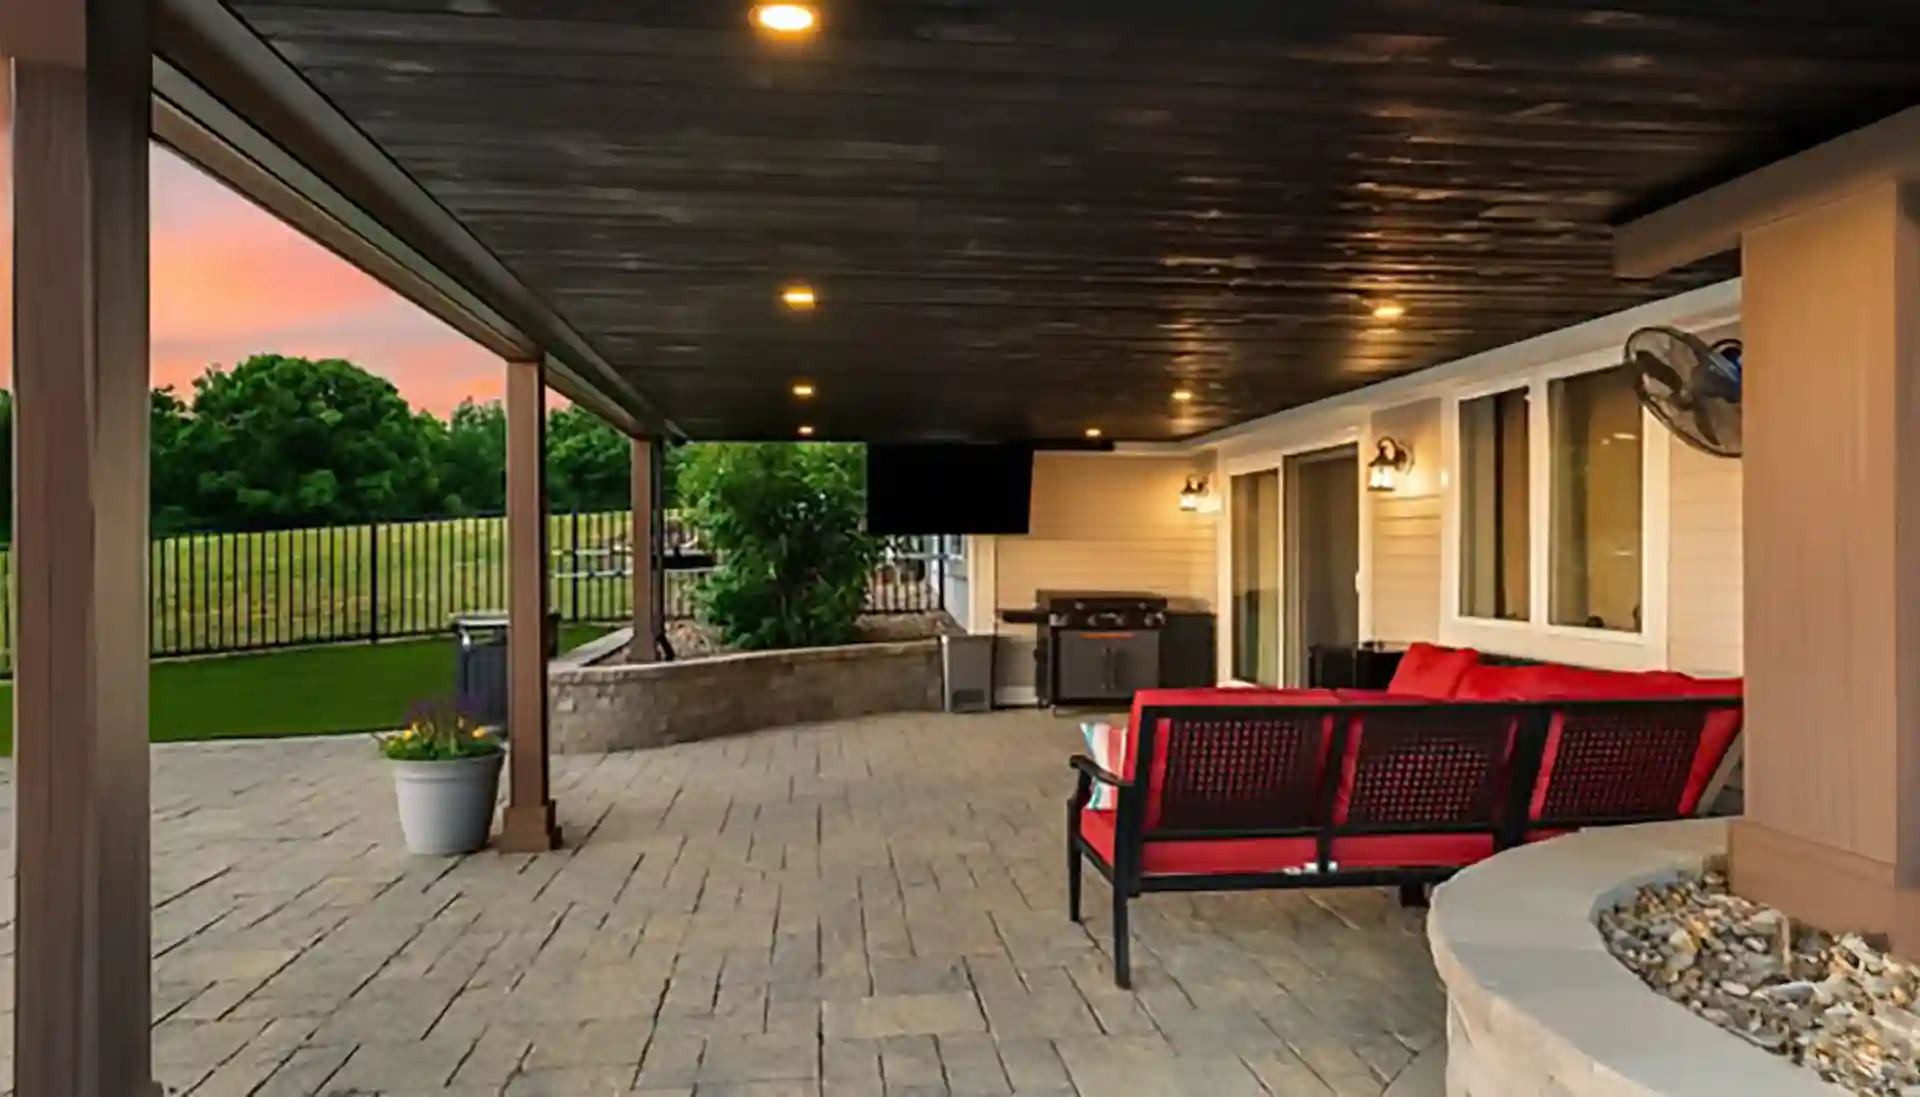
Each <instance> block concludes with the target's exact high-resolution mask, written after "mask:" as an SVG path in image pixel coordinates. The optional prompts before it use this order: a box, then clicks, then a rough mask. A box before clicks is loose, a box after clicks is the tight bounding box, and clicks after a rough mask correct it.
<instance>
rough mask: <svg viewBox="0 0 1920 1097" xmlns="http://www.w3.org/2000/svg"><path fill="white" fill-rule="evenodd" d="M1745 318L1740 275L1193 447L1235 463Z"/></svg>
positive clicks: (1228, 431) (1241, 427)
mask: <svg viewBox="0 0 1920 1097" xmlns="http://www.w3.org/2000/svg"><path fill="white" fill-rule="evenodd" d="M1739 316H1740V280H1739V279H1738V278H1733V279H1729V280H1727V281H1725V282H1717V283H1715V284H1713V285H1711V286H1704V287H1702V288H1700V289H1697V290H1691V291H1689V292H1687V293H1682V294H1677V295H1675V296H1673V297H1668V298H1665V299H1663V300H1660V301H1653V302H1649V303H1648V304H1645V305H1640V306H1637V307H1635V308H1631V309H1627V310H1625V311H1623V312H1616V313H1613V314H1611V315H1608V316H1602V317H1599V318H1598V319H1594V320H1589V321H1587V322H1586V323H1583V324H1575V325H1574V326H1572V327H1567V328H1561V329H1559V330H1558V331H1550V332H1548V333H1546V334H1544V335H1538V336H1535V337H1534V338H1532V339H1524V340H1522V341H1520V342H1518V343H1509V344H1507V345H1506V346H1503V347H1496V348H1494V349H1493V350H1489V351H1485V352H1482V353H1480V354H1475V355H1471V356H1469V357H1466V358H1461V359H1457V360H1455V361H1452V362H1447V363H1444V364H1441V365H1437V366H1433V367H1431V368H1428V369H1423V370H1419V371H1417V372H1414V373H1409V374H1406V375H1404V376H1401V377H1395V378H1393V379H1392V380H1389V381H1382V382H1380V383H1379V384H1375V385H1368V386H1367V387H1365V388H1360V389H1355V390H1353V391H1352V392H1348V393H1343V394H1341V395H1339V396H1335V397H1331V398H1329V399H1326V400H1320V401H1317V402H1315V403H1312V404H1303V405H1301V406H1300V407H1297V408H1289V409H1287V410H1286V411H1282V412H1277V413H1275V414H1273V415H1268V416H1265V417H1263V418H1260V419H1252V420H1249V421H1247V422H1245V423H1240V424H1238V425H1235V426H1231V427H1225V428H1222V429H1220V430H1217V431H1214V432H1212V433H1211V434H1204V435H1201V436H1200V437H1198V438H1195V439H1193V440H1192V442H1191V444H1192V445H1194V446H1198V447H1202V448H1216V449H1219V450H1220V452H1221V459H1222V461H1223V462H1228V463H1230V462H1232V460H1233V458H1234V457H1235V456H1237V455H1239V454H1242V453H1246V452H1249V451H1257V450H1262V449H1266V448H1269V447H1271V446H1273V445H1274V444H1276V443H1278V442H1280V441H1281V440H1282V439H1285V438H1287V437H1288V436H1290V435H1292V434H1293V433H1294V432H1295V431H1297V430H1300V429H1302V428H1305V429H1324V426H1320V425H1319V423H1320V420H1321V419H1322V417H1325V416H1329V415H1331V414H1333V413H1335V412H1346V413H1349V414H1350V415H1351V416H1352V417H1354V418H1357V419H1360V420H1365V419H1366V417H1367V416H1368V415H1370V414H1371V413H1372V412H1374V411H1376V410H1379V409H1383V408H1391V407H1398V406H1399V405H1401V404H1409V403H1412V402H1414V401H1416V400H1421V399H1425V398H1427V397H1430V396H1436V395H1440V394H1442V393H1445V392H1449V391H1452V390H1453V389H1455V388H1457V387H1459V386H1471V385H1474V384H1478V383H1481V382H1483V381H1486V380H1488V379H1492V378H1498V377H1500V376H1502V375H1505V374H1516V373H1524V372H1526V371H1529V370H1532V369H1535V368H1538V367H1540V366H1542V365H1545V364H1548V363H1553V362H1561V361H1565V360H1567V359H1572V358H1581V357H1584V356H1587V355H1593V354H1607V355H1611V356H1613V357H1615V358H1617V357H1618V356H1619V354H1620V347H1621V345H1622V344H1623V343H1625V342H1626V339H1627V336H1628V335H1631V334H1632V333H1633V332H1634V331H1635V330H1637V329H1639V328H1643V327H1648V326H1650V325H1656V324H1665V325H1670V326H1673V327H1679V328H1684V329H1687V330H1689V331H1700V330H1704V329H1708V328H1715V327H1721V326H1724V325H1726V324H1729V323H1732V322H1735V321H1737V320H1738V319H1739Z"/></svg>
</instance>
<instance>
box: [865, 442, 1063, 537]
mask: <svg viewBox="0 0 1920 1097" xmlns="http://www.w3.org/2000/svg"><path fill="white" fill-rule="evenodd" d="M1032 502H1033V450H1032V449H1031V448H1029V447H1027V446H1003V445H970V444H956V443H937V444H917V445H869V446H868V447H867V530H868V531H869V532H871V533H876V534H881V535H885V536H908V535H920V534H940V533H1025V532H1027V512H1028V509H1029V508H1030V507H1031V505H1032Z"/></svg>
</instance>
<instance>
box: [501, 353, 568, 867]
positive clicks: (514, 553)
mask: <svg viewBox="0 0 1920 1097" xmlns="http://www.w3.org/2000/svg"><path fill="white" fill-rule="evenodd" d="M546 397H547V386H546V367H545V365H544V364H543V363H542V362H540V361H538V360H534V361H522V362H509V363H507V560H508V565H507V567H508V571H507V736H508V743H509V747H508V758H507V807H506V811H505V813H504V814H503V816H502V818H501V825H500V842H499V845H500V849H501V851H503V852H506V853H538V852H541V851H543V850H550V849H555V848H557V847H558V846H559V845H560V824H559V822H558V820H557V819H556V817H555V814H554V806H553V799H552V796H551V795H550V793H549V784H548V758H547V644H546V631H547V585H548V575H547V475H546V473H547V457H546V434H547V415H546V404H547V399H546Z"/></svg>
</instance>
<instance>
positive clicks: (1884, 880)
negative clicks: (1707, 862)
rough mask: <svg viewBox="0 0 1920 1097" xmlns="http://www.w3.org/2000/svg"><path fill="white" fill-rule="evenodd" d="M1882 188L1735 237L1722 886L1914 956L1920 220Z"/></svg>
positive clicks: (1891, 187) (1919, 895) (1919, 931)
mask: <svg viewBox="0 0 1920 1097" xmlns="http://www.w3.org/2000/svg"><path fill="white" fill-rule="evenodd" d="M1917 197H1920V196H1917V195H1916V192H1915V189H1914V188H1913V186H1912V185H1910V184H1902V183H1901V182H1900V181H1898V180H1896V179H1883V180H1882V181H1880V182H1879V183H1877V184H1873V185H1869V186H1864V187H1861V188H1860V189H1858V190H1855V191H1852V192H1850V193H1848V194H1846V195H1844V196H1840V197H1836V198H1834V199H1832V200H1830V201H1827V202H1824V203H1821V204H1818V205H1816V206H1813V207H1811V208H1808V209H1804V210H1800V211H1796V212H1793V213H1791V214H1788V215H1783V216H1780V217H1778V218H1776V219H1775V220H1773V221H1771V222H1769V223H1767V224H1765V225H1761V226H1756V227H1754V228H1752V229H1750V230H1748V231H1747V232H1746V233H1745V236H1744V244H1743V260H1742V266H1743V268H1744V273H1745V282H1744V287H1743V296H1744V300H1745V305H1744V312H1745V318H1744V321H1743V332H1742V334H1743V336H1744V339H1745V342H1746V357H1745V362H1746V370H1745V373H1744V375H1743V377H1744V381H1745V393H1744V399H1743V402H1742V403H1743V408H1744V416H1745V422H1744V428H1745V436H1746V443H1745V456H1744V459H1743V462H1742V477H1743V492H1744V512H1745V529H1744V536H1745V544H1744V554H1745V569H1746V579H1745V590H1746V622H1745V624H1746V629H1745V636H1746V675H1747V685H1746V690H1747V707H1746V713H1747V715H1746V789H1745V793H1746V815H1745V817H1744V818H1742V819H1740V820H1736V821H1735V822H1734V824H1733V829H1732V837H1731V858H1732V872H1733V885H1734V887H1735V888H1736V889H1737V890H1738V891H1739V892H1740V894H1742V895H1744V896H1746V897H1748V898H1750V899H1755V900H1758V901H1760V902H1765V903H1769V904H1772V905H1774V906H1777V907H1780V908H1781V909H1783V910H1785V911H1786V912H1787V913H1788V914H1790V915H1793V916H1794V917H1796V918H1800V919H1804V920H1806V921H1808V922H1811V923H1812V924H1814V925H1818V926H1821V927H1822V928H1826V929H1831V930H1836V931H1843V930H1858V931H1864V932H1868V933H1883V934H1887V935H1888V936H1890V937H1891V939H1892V943H1893V946H1894V948H1895V949H1896V950H1897V951H1899V952H1900V953H1901V954H1903V955H1905V956H1908V957H1916V956H1920V675H1916V674H1915V673H1914V671H1913V667H1914V664H1915V662H1916V661H1917V660H1920V535H1917V534H1920V220H1916V216H1915V209H1916V206H1917V205H1920V202H1917V201H1916V198H1917Z"/></svg>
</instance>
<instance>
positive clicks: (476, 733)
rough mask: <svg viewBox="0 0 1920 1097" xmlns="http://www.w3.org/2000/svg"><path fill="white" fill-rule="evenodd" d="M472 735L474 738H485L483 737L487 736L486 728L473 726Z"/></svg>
mask: <svg viewBox="0 0 1920 1097" xmlns="http://www.w3.org/2000/svg"><path fill="white" fill-rule="evenodd" d="M473 737H474V738H475V739H485V738H486V737H487V729H486V728H474V729H473Z"/></svg>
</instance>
